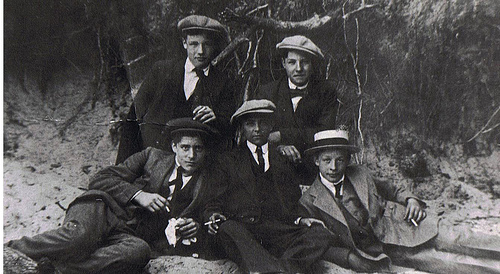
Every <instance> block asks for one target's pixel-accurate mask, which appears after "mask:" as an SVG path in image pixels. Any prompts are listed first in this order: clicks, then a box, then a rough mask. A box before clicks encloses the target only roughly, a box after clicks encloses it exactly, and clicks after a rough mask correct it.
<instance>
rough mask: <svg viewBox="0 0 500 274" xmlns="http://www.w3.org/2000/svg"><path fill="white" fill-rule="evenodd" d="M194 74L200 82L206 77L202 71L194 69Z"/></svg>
mask: <svg viewBox="0 0 500 274" xmlns="http://www.w3.org/2000/svg"><path fill="white" fill-rule="evenodd" d="M194 72H196V75H198V78H200V80H202V79H204V78H205V77H206V76H205V72H204V71H203V69H198V68H195V69H194Z"/></svg>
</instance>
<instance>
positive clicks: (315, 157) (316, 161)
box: [314, 155, 319, 167]
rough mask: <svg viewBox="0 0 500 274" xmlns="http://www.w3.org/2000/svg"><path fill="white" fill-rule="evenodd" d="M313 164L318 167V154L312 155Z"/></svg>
mask: <svg viewBox="0 0 500 274" xmlns="http://www.w3.org/2000/svg"><path fill="white" fill-rule="evenodd" d="M314 164H315V165H316V166H317V167H319V156H318V155H315V156H314Z"/></svg>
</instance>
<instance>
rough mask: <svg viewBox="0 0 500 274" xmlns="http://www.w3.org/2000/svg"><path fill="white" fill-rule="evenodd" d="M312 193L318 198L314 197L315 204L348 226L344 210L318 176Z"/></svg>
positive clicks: (312, 187)
mask: <svg viewBox="0 0 500 274" xmlns="http://www.w3.org/2000/svg"><path fill="white" fill-rule="evenodd" d="M310 193H311V195H312V196H315V197H316V199H314V201H313V204H314V205H315V206H316V207H317V208H319V209H321V210H323V211H324V212H326V213H327V214H328V215H330V216H332V218H334V219H336V220H338V221H340V222H342V224H344V225H345V226H346V227H348V225H347V221H346V219H345V217H344V214H342V211H341V210H340V208H339V206H338V205H337V203H336V202H335V201H333V197H332V195H331V194H330V190H328V188H326V186H324V185H323V184H322V183H321V181H320V180H319V178H318V177H317V178H316V180H314V183H313V184H312V186H311V192H310Z"/></svg>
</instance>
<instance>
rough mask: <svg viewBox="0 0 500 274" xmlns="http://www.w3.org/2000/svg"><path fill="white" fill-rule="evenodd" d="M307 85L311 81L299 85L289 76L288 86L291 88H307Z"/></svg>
mask: <svg viewBox="0 0 500 274" xmlns="http://www.w3.org/2000/svg"><path fill="white" fill-rule="evenodd" d="M307 85H309V82H307V83H306V84H305V85H303V86H300V87H299V86H297V85H296V84H294V83H292V81H291V80H290V78H288V87H289V88H290V89H305V88H307Z"/></svg>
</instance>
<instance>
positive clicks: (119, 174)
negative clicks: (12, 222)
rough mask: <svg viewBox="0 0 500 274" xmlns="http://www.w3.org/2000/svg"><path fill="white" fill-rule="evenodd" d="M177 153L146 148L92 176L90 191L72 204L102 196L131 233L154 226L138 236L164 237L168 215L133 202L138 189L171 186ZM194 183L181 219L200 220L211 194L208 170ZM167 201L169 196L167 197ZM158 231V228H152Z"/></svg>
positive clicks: (146, 189)
mask: <svg viewBox="0 0 500 274" xmlns="http://www.w3.org/2000/svg"><path fill="white" fill-rule="evenodd" d="M174 157H175V154H173V153H170V152H165V151H162V150H158V149H155V148H147V149H145V150H143V151H141V152H139V153H136V154H134V155H132V156H131V157H129V158H128V159H127V160H125V162H123V163H122V164H120V165H117V166H110V167H107V168H105V169H103V170H101V171H100V172H98V173H97V174H96V175H94V176H93V178H92V179H91V182H90V184H89V188H90V191H88V192H86V193H84V194H82V195H81V196H80V197H78V198H77V199H76V200H75V201H74V202H73V203H76V202H81V201H85V200H88V199H94V198H95V197H99V198H101V199H103V200H104V201H105V202H106V204H107V205H108V206H109V207H110V208H111V210H113V212H114V213H115V215H117V216H118V217H119V218H120V219H122V220H123V221H125V222H126V223H127V224H128V225H129V226H130V227H131V229H132V230H134V229H136V228H137V227H139V226H142V227H143V228H147V227H151V228H152V229H151V231H146V230H144V231H135V232H137V234H138V236H139V237H141V238H143V239H145V240H147V241H151V240H154V239H155V237H157V236H159V235H161V234H163V229H164V228H165V227H166V226H167V224H168V219H169V217H170V216H168V215H167V214H166V213H165V212H162V213H150V212H149V211H147V210H145V209H143V208H141V207H140V206H138V205H136V204H134V203H132V202H131V199H132V197H133V196H134V194H135V193H137V191H139V190H143V191H145V192H151V193H158V192H159V191H160V187H161V186H162V184H163V183H166V184H167V185H168V180H169V175H170V174H171V172H172V170H173V168H174V165H175V158H174ZM190 183H195V186H194V190H193V200H192V202H191V203H190V204H189V205H188V206H187V207H186V208H184V210H182V212H181V213H180V214H179V216H175V217H190V218H194V219H196V220H198V221H199V220H200V216H201V213H202V210H203V205H204V203H205V201H206V199H207V196H208V195H210V194H209V191H210V188H209V187H208V186H207V184H208V183H207V169H206V168H205V169H203V170H202V171H201V174H200V176H199V177H198V180H197V181H196V182H190ZM165 198H166V197H165ZM153 228H155V229H156V230H155V229H153Z"/></svg>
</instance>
